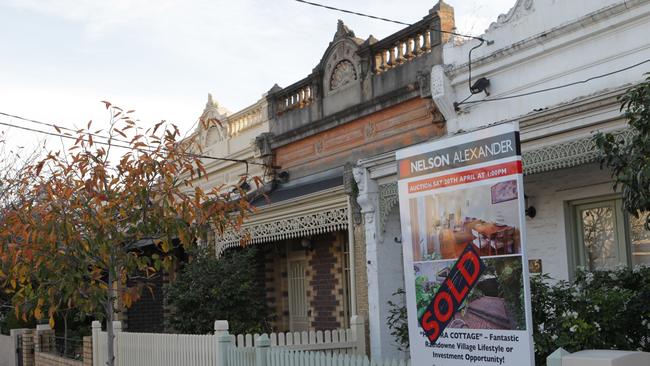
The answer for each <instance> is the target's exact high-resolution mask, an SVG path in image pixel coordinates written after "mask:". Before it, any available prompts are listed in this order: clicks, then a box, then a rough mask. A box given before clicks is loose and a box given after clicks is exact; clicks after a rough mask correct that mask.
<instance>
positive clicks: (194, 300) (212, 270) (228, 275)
mask: <svg viewBox="0 0 650 366" xmlns="http://www.w3.org/2000/svg"><path fill="white" fill-rule="evenodd" d="M256 254H257V249H256V248H252V247H250V248H245V249H240V250H229V251H227V252H226V253H224V255H223V256H222V257H221V258H220V259H217V258H216V257H215V255H214V252H213V251H210V250H203V251H198V252H197V253H196V255H195V256H194V257H193V258H192V261H191V262H190V263H188V264H187V265H186V266H185V268H183V270H182V271H181V273H180V274H179V276H178V277H177V278H176V280H175V281H174V282H173V283H172V284H170V285H167V286H165V299H166V301H167V305H170V306H171V307H172V308H173V309H174V311H173V314H172V316H171V317H170V318H169V319H168V324H167V325H168V326H169V327H170V328H171V329H173V330H174V331H175V332H180V333H190V334H206V333H211V332H212V331H213V330H214V328H213V327H214V321H215V320H228V324H229V327H230V333H231V334H242V333H263V332H268V331H269V327H268V326H267V325H266V324H268V322H267V321H268V317H269V313H268V309H267V306H266V303H265V301H264V294H265V292H264V286H263V284H261V283H259V281H258V280H257V278H256V277H257V266H256V263H258V261H257V258H256Z"/></svg>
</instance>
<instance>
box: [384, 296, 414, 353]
mask: <svg viewBox="0 0 650 366" xmlns="http://www.w3.org/2000/svg"><path fill="white" fill-rule="evenodd" d="M395 296H397V297H398V298H399V300H398V302H394V301H393V300H388V318H387V319H386V321H387V322H386V324H387V325H388V329H390V335H392V336H393V338H394V339H395V342H396V343H397V348H398V349H399V350H400V351H408V349H409V325H408V318H407V315H406V305H405V304H404V296H406V292H405V291H404V289H401V288H398V289H397V291H395V292H394V293H393V297H395Z"/></svg>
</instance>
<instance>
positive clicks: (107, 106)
mask: <svg viewBox="0 0 650 366" xmlns="http://www.w3.org/2000/svg"><path fill="white" fill-rule="evenodd" d="M102 103H104V104H105V105H106V109H108V108H109V107H110V106H111V102H107V101H105V100H102Z"/></svg>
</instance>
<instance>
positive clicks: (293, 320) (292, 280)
mask: <svg viewBox="0 0 650 366" xmlns="http://www.w3.org/2000/svg"><path fill="white" fill-rule="evenodd" d="M288 269H289V271H288V279H289V330H290V331H292V332H302V331H306V330H309V305H308V304H307V276H306V270H307V260H306V259H304V258H295V257H294V258H292V256H289V261H288Z"/></svg>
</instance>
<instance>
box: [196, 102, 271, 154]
mask: <svg viewBox="0 0 650 366" xmlns="http://www.w3.org/2000/svg"><path fill="white" fill-rule="evenodd" d="M268 116H269V113H268V104H267V101H266V97H263V98H261V99H260V100H259V101H257V102H256V103H255V104H252V105H250V106H248V107H246V108H244V109H242V110H240V111H237V112H235V113H231V112H230V111H228V110H227V109H225V108H223V107H221V106H220V105H219V103H218V102H217V101H215V100H214V98H213V97H212V94H208V101H207V103H206V104H205V108H204V109H203V113H201V116H200V117H199V121H200V122H201V123H199V125H198V126H197V128H196V130H195V131H194V134H195V135H198V136H199V141H198V143H199V144H200V145H201V148H202V149H203V150H209V149H210V147H211V146H213V145H214V144H217V143H220V142H222V141H225V140H228V139H232V138H234V137H236V136H238V135H239V134H241V133H243V132H244V131H246V130H248V129H251V128H253V127H255V126H257V125H259V124H261V123H263V122H265V121H268Z"/></svg>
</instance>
